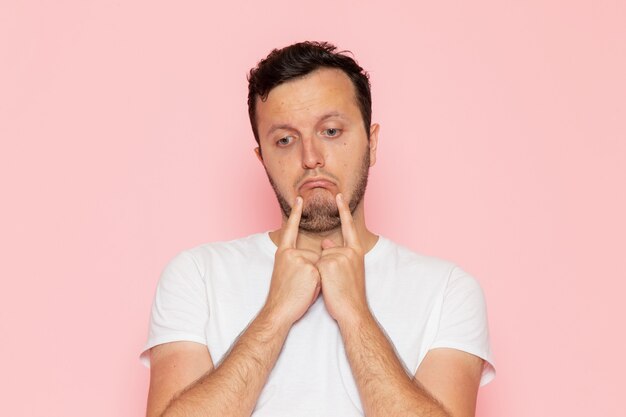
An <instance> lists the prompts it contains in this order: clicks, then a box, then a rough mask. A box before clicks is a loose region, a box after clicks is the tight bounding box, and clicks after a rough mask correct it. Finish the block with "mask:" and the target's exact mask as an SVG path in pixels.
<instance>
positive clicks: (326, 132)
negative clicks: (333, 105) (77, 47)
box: [322, 127, 341, 138]
mask: <svg viewBox="0 0 626 417" xmlns="http://www.w3.org/2000/svg"><path fill="white" fill-rule="evenodd" d="M322 133H323V134H324V136H328V137H330V138H334V137H335V136H339V133H341V130H340V129H337V128H334V127H331V128H329V129H324V130H323V131H322Z"/></svg>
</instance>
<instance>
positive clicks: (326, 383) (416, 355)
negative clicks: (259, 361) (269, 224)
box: [141, 232, 495, 417]
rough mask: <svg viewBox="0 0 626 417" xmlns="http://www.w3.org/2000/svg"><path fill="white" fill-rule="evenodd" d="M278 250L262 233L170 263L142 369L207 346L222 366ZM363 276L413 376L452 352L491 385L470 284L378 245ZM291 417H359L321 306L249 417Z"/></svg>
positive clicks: (262, 292)
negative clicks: (432, 356) (473, 360)
mask: <svg viewBox="0 0 626 417" xmlns="http://www.w3.org/2000/svg"><path fill="white" fill-rule="evenodd" d="M276 249H277V248H276V245H275V244H274V243H273V242H272V240H271V239H270V237H269V234H268V233H267V232H265V233H258V234H254V235H251V236H248V237H246V238H243V239H238V240H233V241H230V242H217V243H208V244H204V245H200V246H197V247H195V248H192V249H189V250H186V251H183V252H181V253H180V254H179V255H178V256H176V257H175V258H174V259H173V260H172V261H170V263H169V264H168V265H167V266H166V268H165V269H164V271H163V274H162V275H161V279H160V281H159V284H158V287H157V290H156V295H155V298H154V303H153V306H152V316H151V320H150V332H149V337H148V342H147V343H146V345H145V347H144V351H143V353H142V354H141V360H142V362H143V363H144V364H145V365H146V366H148V367H149V366H150V359H149V358H150V357H149V349H150V348H151V347H153V346H155V345H158V344H161V343H167V342H173V341H183V340H185V341H193V342H198V343H202V344H205V345H207V348H208V350H209V352H210V354H211V358H212V359H213V363H214V364H215V363H218V362H219V361H220V360H221V359H222V357H223V356H224V354H226V352H227V351H228V349H229V348H230V346H231V345H232V343H233V342H234V341H235V340H236V338H237V337H238V336H239V334H240V333H241V332H242V331H243V330H244V329H245V328H246V326H247V325H248V324H249V323H250V321H252V319H253V318H254V317H255V316H256V314H257V313H258V311H259V310H260V309H261V307H262V306H263V304H264V302H265V299H266V296H267V293H268V290H269V284H270V279H271V276H272V269H273V266H274V254H275V252H276ZM365 277H366V293H367V298H368V302H369V305H370V309H371V310H372V313H373V314H374V316H375V317H376V319H377V320H378V322H379V323H380V325H381V326H382V327H383V329H384V330H385V332H386V333H387V335H388V337H389V339H390V340H391V342H392V343H393V345H394V347H395V349H396V351H397V353H398V356H399V357H400V359H401V360H402V362H403V363H404V365H405V366H406V368H407V370H409V371H410V372H411V374H415V372H416V370H417V367H418V366H419V364H420V362H421V361H422V359H424V357H425V356H426V353H427V352H428V351H429V350H430V349H433V348H438V347H447V348H454V349H459V350H462V351H465V352H469V353H471V354H474V355H476V356H479V357H481V358H483V359H484V360H485V365H484V368H483V374H482V378H481V385H484V384H486V383H488V382H489V381H491V379H493V377H494V376H495V368H494V366H493V359H492V355H491V350H490V347H489V331H488V326H487V314H486V308H485V302H484V297H483V292H482V290H481V288H480V286H479V284H478V283H477V282H476V280H475V279H474V278H472V277H471V276H470V275H468V274H467V273H466V272H464V271H463V270H461V269H460V268H459V267H457V266H455V265H454V264H452V263H450V262H447V261H444V260H441V259H437V258H433V257H427V256H424V255H419V254H416V253H414V252H411V251H410V250H408V249H406V248H404V247H402V246H399V245H397V244H395V243H393V242H392V241H390V240H389V239H386V238H384V237H382V236H381V237H380V238H379V239H378V242H377V243H376V245H375V246H374V247H373V248H372V249H371V250H370V251H369V252H368V253H367V254H366V255H365ZM294 413H295V414H294ZM293 415H298V416H342V417H349V416H362V415H363V408H362V405H361V401H360V399H359V395H358V392H357V387H356V383H355V380H354V377H353V376H352V372H351V370H350V365H349V363H348V359H347V357H346V354H345V350H344V345H343V340H342V338H341V334H340V333H339V328H338V326H337V323H336V322H335V321H334V320H333V319H332V317H330V315H329V314H328V312H327V311H326V307H325V305H324V301H323V299H322V297H320V298H318V300H317V301H316V302H315V303H314V304H313V305H312V306H311V307H310V309H309V310H308V311H307V313H306V314H305V315H304V316H303V317H302V319H300V320H299V321H298V322H296V324H294V326H293V327H292V328H291V330H290V332H289V335H288V336H287V340H286V341H285V345H284V346H283V350H282V352H281V354H280V356H279V358H278V360H277V362H276V365H275V366H274V369H273V370H272V372H271V374H270V376H269V379H268V381H267V384H266V385H265V388H264V389H263V391H262V393H261V396H260V397H259V401H258V402H257V406H256V408H255V411H254V413H253V416H254V417H264V416H273V417H277V416H293Z"/></svg>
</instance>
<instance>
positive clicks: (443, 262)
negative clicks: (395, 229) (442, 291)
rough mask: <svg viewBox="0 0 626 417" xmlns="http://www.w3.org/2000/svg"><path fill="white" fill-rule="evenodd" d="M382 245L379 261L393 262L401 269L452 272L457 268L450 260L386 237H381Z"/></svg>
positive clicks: (377, 258)
mask: <svg viewBox="0 0 626 417" xmlns="http://www.w3.org/2000/svg"><path fill="white" fill-rule="evenodd" d="M380 244H381V251H380V253H379V254H378V256H377V257H376V260H378V261H382V262H385V261H389V260H393V262H394V263H396V264H397V265H398V266H401V267H408V268H411V267H419V268H427V269H432V270H441V271H450V270H451V269H453V268H455V267H456V264H455V263H454V262H452V261H450V260H448V259H444V258H440V257H437V256H432V255H427V254H425V253H423V252H419V251H416V250H414V249H412V248H409V247H408V246H405V245H403V244H401V243H397V242H395V241H393V240H391V239H389V238H386V237H384V236H380Z"/></svg>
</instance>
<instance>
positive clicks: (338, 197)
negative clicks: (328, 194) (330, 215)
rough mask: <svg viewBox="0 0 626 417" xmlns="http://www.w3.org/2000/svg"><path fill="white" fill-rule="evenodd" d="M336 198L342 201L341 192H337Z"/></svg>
mask: <svg viewBox="0 0 626 417" xmlns="http://www.w3.org/2000/svg"><path fill="white" fill-rule="evenodd" d="M337 200H339V201H341V202H342V203H343V195H342V194H341V193H339V194H337Z"/></svg>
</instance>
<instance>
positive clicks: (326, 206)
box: [265, 147, 370, 233]
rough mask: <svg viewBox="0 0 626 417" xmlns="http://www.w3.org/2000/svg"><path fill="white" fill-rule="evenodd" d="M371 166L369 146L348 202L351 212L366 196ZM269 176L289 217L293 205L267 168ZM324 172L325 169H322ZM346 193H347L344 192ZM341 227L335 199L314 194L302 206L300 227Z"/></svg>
mask: <svg viewBox="0 0 626 417" xmlns="http://www.w3.org/2000/svg"><path fill="white" fill-rule="evenodd" d="M369 167H370V153H369V147H368V148H367V149H366V151H365V155H364V156H363V163H362V164H361V167H360V169H359V173H358V175H359V177H358V179H357V182H356V184H355V186H354V188H353V189H352V190H351V191H352V193H351V194H352V196H351V197H350V201H349V202H348V207H349V208H350V212H351V213H352V214H354V211H355V210H356V208H357V207H358V205H359V203H360V202H361V200H363V197H364V196H365V189H366V188H367V177H368V175H369ZM265 172H266V174H267V178H268V179H269V181H270V184H271V185H272V188H273V189H274V193H275V194H276V199H277V200H278V205H279V206H280V209H281V211H282V212H283V215H284V216H285V217H286V218H289V215H290V214H291V205H290V204H289V203H288V202H287V200H286V199H285V197H284V196H283V194H282V193H281V192H280V190H279V189H278V187H277V186H276V183H275V182H274V181H273V180H272V177H271V176H270V175H269V173H268V172H267V170H265ZM322 172H323V171H322ZM344 195H345V193H344ZM340 227H341V217H340V216H339V209H338V208H337V203H336V202H335V199H334V198H332V199H330V198H327V197H323V196H320V195H313V196H312V197H311V198H309V199H308V200H307V201H306V202H305V205H304V207H303V208H302V216H301V217H300V229H301V230H304V231H306V232H310V233H324V232H329V231H331V230H334V229H338V228H340Z"/></svg>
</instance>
